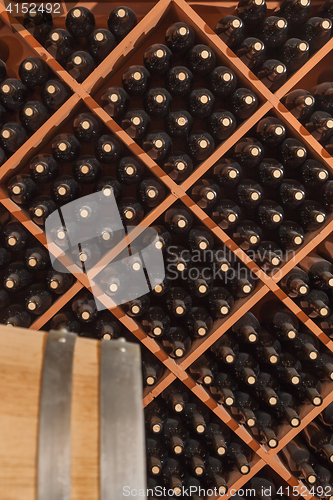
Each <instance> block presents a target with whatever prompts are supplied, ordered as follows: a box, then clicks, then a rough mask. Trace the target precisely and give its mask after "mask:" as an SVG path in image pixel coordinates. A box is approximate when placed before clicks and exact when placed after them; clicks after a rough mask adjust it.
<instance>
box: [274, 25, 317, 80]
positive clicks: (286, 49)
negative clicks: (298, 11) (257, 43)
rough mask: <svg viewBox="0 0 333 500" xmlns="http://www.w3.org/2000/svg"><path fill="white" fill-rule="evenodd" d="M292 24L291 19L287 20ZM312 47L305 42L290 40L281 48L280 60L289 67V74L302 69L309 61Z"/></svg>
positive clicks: (295, 39) (296, 39)
mask: <svg viewBox="0 0 333 500" xmlns="http://www.w3.org/2000/svg"><path fill="white" fill-rule="evenodd" d="M287 20H288V22H289V23H290V21H291V19H289V18H288V19H287ZM309 53H310V46H309V44H308V42H306V41H305V40H300V39H299V38H289V40H287V41H286V43H285V44H284V45H282V47H281V48H280V59H281V62H283V63H284V64H285V65H286V66H287V70H288V73H289V74H291V73H294V72H295V71H297V70H298V69H300V68H301V67H302V66H303V64H305V63H306V61H307V60H308V59H309Z"/></svg>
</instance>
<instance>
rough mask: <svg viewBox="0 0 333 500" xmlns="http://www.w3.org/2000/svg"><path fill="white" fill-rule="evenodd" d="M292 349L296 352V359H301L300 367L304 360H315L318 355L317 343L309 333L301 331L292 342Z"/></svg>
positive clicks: (304, 363)
mask: <svg viewBox="0 0 333 500" xmlns="http://www.w3.org/2000/svg"><path fill="white" fill-rule="evenodd" d="M290 347H291V346H290ZM292 349H293V351H294V352H295V353H296V357H297V359H299V360H301V361H302V363H303V364H302V367H303V368H304V366H305V365H306V362H307V361H309V360H311V361H314V360H317V359H318V357H319V351H318V349H319V345H318V342H316V339H314V338H313V337H312V336H311V335H309V334H307V333H301V334H300V335H299V336H298V337H296V339H295V340H294V342H293V343H292Z"/></svg>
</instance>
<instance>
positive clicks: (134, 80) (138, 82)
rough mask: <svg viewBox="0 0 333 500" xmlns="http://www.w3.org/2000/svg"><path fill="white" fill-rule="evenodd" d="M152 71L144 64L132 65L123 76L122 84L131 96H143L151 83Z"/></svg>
mask: <svg viewBox="0 0 333 500" xmlns="http://www.w3.org/2000/svg"><path fill="white" fill-rule="evenodd" d="M150 78H151V77H150V73H149V71H148V70H147V69H146V68H145V67H144V66H138V65H135V66H130V67H128V68H127V69H126V70H125V71H124V73H123V76H122V84H123V87H124V89H125V91H126V92H127V94H128V95H130V96H137V95H139V96H141V95H143V94H145V93H146V91H147V90H148V87H149V84H150Z"/></svg>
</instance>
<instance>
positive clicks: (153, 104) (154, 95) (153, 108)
mask: <svg viewBox="0 0 333 500" xmlns="http://www.w3.org/2000/svg"><path fill="white" fill-rule="evenodd" d="M171 103H172V97H171V94H169V92H168V91H167V90H165V89H163V88H160V87H156V88H152V89H150V90H148V92H147V93H146V94H145V95H144V97H143V107H144V108H145V110H146V112H147V113H148V114H149V115H150V116H153V117H155V118H158V117H165V116H166V115H167V114H168V112H169V109H170V106H171Z"/></svg>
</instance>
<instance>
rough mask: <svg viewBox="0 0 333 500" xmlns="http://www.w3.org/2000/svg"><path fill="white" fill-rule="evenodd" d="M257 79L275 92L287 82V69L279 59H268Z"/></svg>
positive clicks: (258, 71)
mask: <svg viewBox="0 0 333 500" xmlns="http://www.w3.org/2000/svg"><path fill="white" fill-rule="evenodd" d="M257 77H258V78H259V80H261V81H262V82H263V83H264V84H265V85H266V87H268V88H269V89H270V90H271V92H275V91H276V90H277V89H279V88H280V87H281V86H282V85H283V84H284V83H285V82H286V81H287V67H286V65H285V64H283V63H282V62H281V61H278V60H277V59H267V61H265V62H264V63H263V64H262V65H261V66H260V67H259V69H258V70H257Z"/></svg>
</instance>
